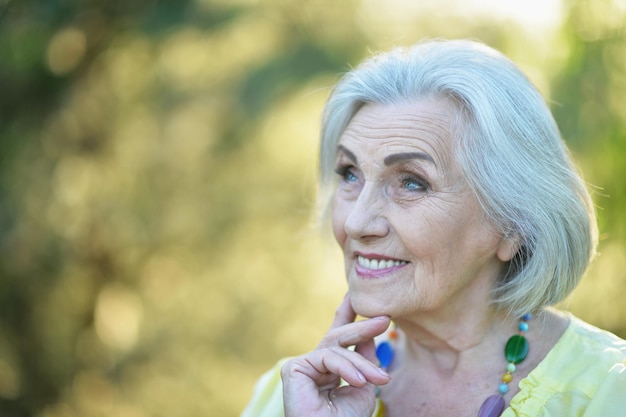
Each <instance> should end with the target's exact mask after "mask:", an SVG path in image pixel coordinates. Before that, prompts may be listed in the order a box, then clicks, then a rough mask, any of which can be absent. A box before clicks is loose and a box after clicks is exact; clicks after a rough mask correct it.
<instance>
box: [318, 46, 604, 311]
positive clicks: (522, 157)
mask: <svg viewBox="0 0 626 417" xmlns="http://www.w3.org/2000/svg"><path fill="white" fill-rule="evenodd" d="M428 98H440V99H441V98H443V99H446V100H449V102H450V103H451V104H453V105H454V106H455V107H456V108H457V109H458V115H459V126H460V128H458V129H456V132H455V135H456V136H455V138H454V140H455V142H456V143H455V145H456V153H457V154H456V157H457V160H458V161H459V163H460V165H461V167H462V170H463V173H464V175H465V177H466V179H467V181H468V183H469V184H470V187H471V188H472V190H473V192H474V193H475V195H476V197H477V199H478V201H479V202H480V204H481V206H482V207H483V209H484V211H485V213H486V214H487V216H488V217H489V218H490V220H491V222H492V223H493V225H494V226H495V228H496V230H498V232H500V233H502V235H503V236H505V237H509V238H513V239H515V240H516V241H517V243H518V245H519V250H518V252H517V254H516V255H515V256H514V258H513V259H512V260H511V261H510V262H509V268H508V270H507V271H506V273H504V274H503V276H502V277H501V278H500V280H499V281H498V284H497V287H496V288H494V294H493V302H494V304H495V305H496V306H497V307H499V308H502V309H504V310H505V311H506V310H508V312H510V313H511V314H515V315H521V314H522V313H523V312H532V311H537V310H539V309H541V308H542V307H544V306H548V305H553V304H556V303H558V302H559V301H561V300H563V299H564V298H565V297H566V296H567V295H568V294H569V293H570V292H571V291H572V290H573V289H574V287H575V286H576V285H577V284H578V281H579V280H580V278H581V277H582V275H583V274H584V272H585V270H586V268H587V266H588V264H589V262H590V260H591V258H592V257H593V255H594V253H595V248H596V243H597V229H596V221H595V214H594V209H593V204H592V202H591V198H590V197H589V194H588V192H587V190H586V188H585V185H584V182H583V180H582V178H581V176H580V174H579V172H578V170H577V169H576V167H575V166H574V164H573V162H572V160H571V157H570V155H569V153H568V150H567V148H566V146H565V144H564V142H563V140H562V139H561V135H560V133H559V130H558V127H557V126H556V123H555V121H554V119H553V117H552V114H551V112H550V110H549V108H548V106H547V105H546V103H545V100H544V99H543V97H542V96H541V94H540V93H539V92H538V91H537V89H536V88H535V87H534V86H533V85H532V83H531V82H530V81H529V80H528V79H527V78H526V76H525V75H524V74H523V73H522V72H521V71H520V70H519V69H518V68H517V67H516V66H515V64H513V62H511V61H510V60H509V59H508V58H506V57H505V56H504V55H502V54H501V53H499V52H498V51H496V50H494V49H491V48H489V47H487V46H485V45H483V44H481V43H477V42H472V41H466V40H456V41H442V40H431V41H426V42H422V43H418V44H416V45H414V46H412V47H410V48H406V49H403V48H398V49H394V50H392V51H390V52H387V53H383V54H379V55H376V56H374V57H372V58H370V59H368V60H366V61H365V62H364V63H362V64H361V65H359V66H358V67H357V68H355V69H354V70H352V71H350V72H348V73H347V74H345V75H344V76H343V78H342V79H341V80H340V81H339V83H338V84H337V85H336V86H335V88H334V90H333V92H332V94H331V96H330V98H329V99H328V102H327V104H326V107H325V109H324V114H323V122H322V138H321V148H320V179H321V187H320V190H321V193H320V195H321V198H322V199H323V200H324V201H326V203H324V205H325V206H326V207H328V204H327V203H328V196H329V195H330V190H332V189H333V188H334V181H335V180H334V177H335V176H334V174H333V164H334V161H335V157H336V152H337V143H338V141H339V138H340V136H341V134H342V133H343V131H344V129H345V128H346V126H347V125H348V123H349V122H350V120H351V118H352V117H353V116H354V115H355V114H356V112H357V111H358V110H359V108H360V107H362V106H363V105H365V104H367V103H379V104H396V103H400V102H414V101H416V100H420V99H428ZM324 191H326V192H324Z"/></svg>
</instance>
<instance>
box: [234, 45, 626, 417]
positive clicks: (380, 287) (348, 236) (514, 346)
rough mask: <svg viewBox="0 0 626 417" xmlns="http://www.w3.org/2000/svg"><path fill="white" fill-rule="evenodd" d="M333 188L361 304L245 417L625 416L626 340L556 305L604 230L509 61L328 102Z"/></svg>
mask: <svg viewBox="0 0 626 417" xmlns="http://www.w3.org/2000/svg"><path fill="white" fill-rule="evenodd" d="M321 180H322V189H327V190H331V191H332V196H331V193H327V195H328V196H329V198H332V209H331V212H332V215H331V218H332V228H333V231H334V235H335V238H336V240H337V242H338V243H339V245H340V247H341V249H342V250H343V254H344V257H345V270H346V275H347V280H348V287H349V291H348V294H347V295H346V297H345V298H344V300H343V302H342V303H341V305H340V306H339V308H338V309H337V312H336V316H335V320H334V322H333V324H332V326H331V329H330V330H329V332H328V333H327V334H326V335H325V337H324V338H323V339H322V341H321V342H320V344H319V346H318V347H317V348H316V349H315V350H313V351H312V352H310V353H307V354H305V355H303V356H300V357H296V358H292V359H290V360H287V361H282V362H281V363H280V364H279V366H277V367H276V369H274V370H273V371H270V372H269V373H268V374H266V375H265V376H264V377H263V378H262V379H261V381H259V383H258V385H257V388H256V390H255V394H254V397H253V399H252V401H251V403H250V404H249V405H248V407H247V408H246V410H245V411H244V413H243V416H255V417H269V416H282V415H285V416H288V417H303V416H304V417H309V416H360V417H370V416H372V415H374V416H383V415H384V416H387V417H394V416H395V417H406V416H446V417H449V416H455V417H460V416H468V417H469V416H471V417H476V416H480V417H495V416H500V415H502V416H618V415H619V416H624V415H626V365H625V362H624V361H625V359H626V342H625V341H623V340H621V339H619V338H618V337H616V336H615V335H612V334H610V333H608V332H604V331H602V330H599V329H597V328H594V327H592V326H591V325H589V324H586V323H584V322H582V321H581V320H579V319H577V318H575V317H574V316H572V315H571V314H568V313H562V312H558V311H557V310H555V309H553V308H549V307H548V306H551V305H554V304H555V303H558V302H559V301H561V300H563V298H564V297H566V296H567V294H569V293H570V291H571V290H572V289H573V288H574V287H575V286H576V284H577V282H578V281H579V279H580V277H581V276H582V275H583V273H584V271H585V269H586V268H587V265H588V263H589V261H590V259H591V257H592V256H593V254H594V250H595V244H596V233H597V232H596V227H595V218H594V212H593V206H592V202H591V200H590V198H589V195H588V193H587V191H586V189H585V186H584V183H583V180H582V179H581V177H580V176H579V174H578V173H577V171H576V169H575V167H574V165H573V164H572V161H571V160H570V157H569V155H568V152H567V150H566V148H565V145H564V144H563V142H562V140H561V138H560V134H559V131H558V129H557V126H556V124H555V122H554V120H553V118H552V116H551V113H550V111H549V109H548V108H547V106H546V104H545V102H544V100H543V99H542V97H541V95H540V94H539V93H538V92H537V90H536V89H535V88H534V87H533V86H532V84H531V83H530V82H529V81H528V79H527V78H526V77H525V76H524V75H523V74H522V73H521V72H520V71H519V70H518V69H517V68H516V66H515V65H514V64H513V63H511V61H509V60H508V59H507V58H505V57H504V56H503V55H501V54H500V53H498V52H496V51H494V50H492V49H490V48H488V47H486V46H484V45H482V44H478V43H474V42H469V41H430V42H425V43H421V44H418V45H415V46H413V47H411V48H409V49H406V50H394V51H392V52H390V53H386V54H382V55H379V56H376V57H374V58H372V59H370V60H368V61H366V62H365V63H364V64H362V65H361V66H359V67H358V68H356V69H354V70H353V71H351V72H349V73H348V74H347V75H346V76H345V77H343V79H342V80H341V81H340V82H339V84H338V85H337V86H336V88H335V89H334V91H333V93H332V95H331V97H330V99H329V101H328V103H327V105H326V108H325V113H324V120H323V130H322V143H321ZM357 315H358V316H362V317H365V318H366V319H364V320H356V321H355V318H356V317H357ZM391 322H393V324H392V325H391V326H390V323H391ZM376 345H377V347H376Z"/></svg>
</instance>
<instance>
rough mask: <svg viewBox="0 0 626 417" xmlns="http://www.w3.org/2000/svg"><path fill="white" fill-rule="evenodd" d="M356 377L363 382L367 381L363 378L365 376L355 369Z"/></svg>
mask: <svg viewBox="0 0 626 417" xmlns="http://www.w3.org/2000/svg"><path fill="white" fill-rule="evenodd" d="M356 377H357V378H359V381H361V382H363V383H365V382H367V381H366V380H365V377H364V376H363V374H362V373H360V372H358V371H357V373H356Z"/></svg>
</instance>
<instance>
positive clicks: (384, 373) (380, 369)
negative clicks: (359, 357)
mask: <svg viewBox="0 0 626 417" xmlns="http://www.w3.org/2000/svg"><path fill="white" fill-rule="evenodd" d="M376 369H377V370H378V373H379V374H381V375H382V376H384V377H385V378H391V376H390V375H389V374H388V373H387V372H385V370H384V369H383V368H376Z"/></svg>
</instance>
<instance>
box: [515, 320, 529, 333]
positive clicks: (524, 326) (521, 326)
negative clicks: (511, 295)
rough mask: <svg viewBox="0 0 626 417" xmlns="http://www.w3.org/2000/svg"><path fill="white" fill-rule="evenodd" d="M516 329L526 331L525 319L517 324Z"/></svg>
mask: <svg viewBox="0 0 626 417" xmlns="http://www.w3.org/2000/svg"><path fill="white" fill-rule="evenodd" d="M517 327H518V329H520V331H522V332H527V331H528V323H526V322H525V321H523V322H521V323H520V324H519V326H517Z"/></svg>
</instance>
